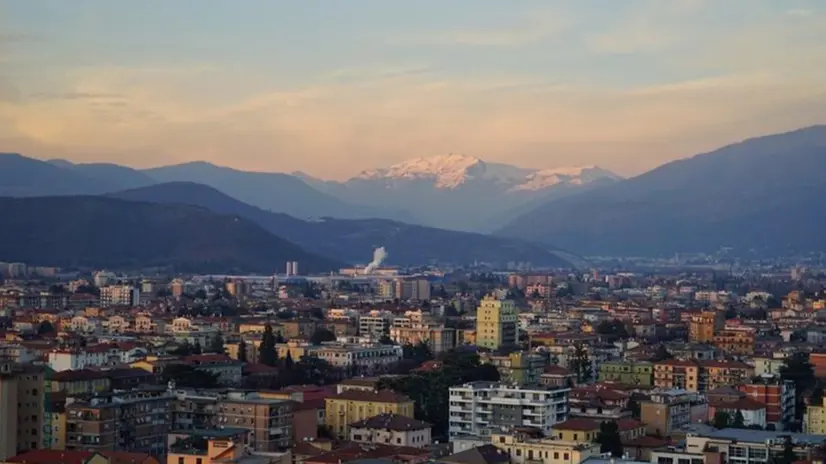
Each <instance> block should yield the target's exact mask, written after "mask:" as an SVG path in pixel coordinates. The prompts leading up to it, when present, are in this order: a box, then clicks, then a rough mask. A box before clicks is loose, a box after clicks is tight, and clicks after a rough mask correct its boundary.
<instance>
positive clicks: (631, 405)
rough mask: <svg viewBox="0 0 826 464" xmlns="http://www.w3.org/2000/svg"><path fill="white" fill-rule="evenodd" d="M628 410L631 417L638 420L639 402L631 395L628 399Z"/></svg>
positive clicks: (639, 412)
mask: <svg viewBox="0 0 826 464" xmlns="http://www.w3.org/2000/svg"><path fill="white" fill-rule="evenodd" d="M628 410H629V411H631V417H632V418H634V419H637V420H640V415H641V414H642V410H641V408H640V403H639V402H638V401H637V400H636V399H634V397H633V396H632V397H631V398H629V399H628Z"/></svg>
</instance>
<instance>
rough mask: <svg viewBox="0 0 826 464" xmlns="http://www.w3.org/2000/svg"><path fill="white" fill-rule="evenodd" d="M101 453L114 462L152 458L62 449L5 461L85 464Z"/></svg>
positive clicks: (132, 462) (136, 463)
mask: <svg viewBox="0 0 826 464" xmlns="http://www.w3.org/2000/svg"><path fill="white" fill-rule="evenodd" d="M96 454H100V455H101V456H104V457H106V458H109V460H110V462H112V463H113V464H140V463H143V462H145V461H146V460H147V459H150V458H151V456H150V455H148V454H146V453H128V452H125V451H101V452H99V453H93V452H91V451H61V450H34V451H28V452H25V453H23V454H18V455H17V456H12V457H10V458H8V459H6V460H5V462H15V463H21V464H23V463H25V464H84V463H85V462H86V461H88V460H89V459H91V458H92V456H94V455H96Z"/></svg>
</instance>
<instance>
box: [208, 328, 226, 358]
mask: <svg viewBox="0 0 826 464" xmlns="http://www.w3.org/2000/svg"><path fill="white" fill-rule="evenodd" d="M207 353H218V354H224V353H226V348H224V337H222V336H221V332H217V333H216V334H215V336H214V337H212V339H211V340H210V341H209V346H207Z"/></svg>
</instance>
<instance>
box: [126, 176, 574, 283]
mask: <svg viewBox="0 0 826 464" xmlns="http://www.w3.org/2000/svg"><path fill="white" fill-rule="evenodd" d="M110 196H111V197H115V198H119V199H123V200H129V201H140V202H150V203H162V204H186V205H197V206H200V207H203V208H205V209H208V210H210V211H213V212H215V213H218V214H229V215H234V216H238V217H242V218H245V219H248V220H250V221H252V222H254V223H256V224H258V225H260V226H261V227H263V228H264V229H266V230H268V231H269V232H271V233H273V234H274V235H276V236H278V237H282V238H284V239H287V240H289V241H290V242H292V243H295V244H297V245H299V246H301V247H302V248H305V249H307V250H309V251H311V252H313V253H318V254H320V255H323V256H329V257H331V258H334V259H336V260H339V261H344V262H348V263H363V264H366V263H367V262H369V261H370V259H372V255H373V250H374V249H375V248H378V247H380V246H382V247H385V248H386V249H387V250H388V252H389V254H390V258H389V261H390V262H392V263H393V264H396V265H404V266H415V265H421V264H430V263H450V264H463V263H465V264H466V263H472V262H474V261H479V262H488V263H505V262H508V261H521V262H526V261H530V262H532V263H535V264H537V265H542V266H554V267H568V266H570V265H571V263H570V262H569V261H568V260H569V259H571V260H573V259H576V258H575V257H573V256H571V255H569V254H566V253H565V252H563V251H561V250H554V249H553V248H552V247H548V246H543V245H537V244H534V243H529V242H523V241H521V240H515V239H508V238H503V237H494V236H490V235H483V234H475V233H468V232H458V231H450V230H442V229H436V228H432V227H424V226H417V225H411V224H405V223H401V222H396V221H391V220H388V219H335V218H323V219H318V220H313V221H304V220H301V219H297V218H294V217H292V216H289V215H286V214H283V213H271V212H269V211H264V210H262V209H260V208H257V207H255V206H251V205H249V204H246V203H244V202H241V201H239V200H236V199H235V198H232V197H230V196H228V195H225V194H224V193H222V192H220V191H218V190H217V189H214V188H212V187H209V186H206V185H203V184H196V183H191V182H172V183H165V184H158V185H153V186H149V187H143V188H138V189H132V190H126V191H123V192H116V193H112V194H110Z"/></svg>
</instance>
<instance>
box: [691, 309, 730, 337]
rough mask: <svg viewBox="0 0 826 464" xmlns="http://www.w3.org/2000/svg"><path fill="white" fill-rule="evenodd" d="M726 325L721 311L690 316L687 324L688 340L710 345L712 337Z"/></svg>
mask: <svg viewBox="0 0 826 464" xmlns="http://www.w3.org/2000/svg"><path fill="white" fill-rule="evenodd" d="M725 325H726V317H725V313H723V312H722V311H703V312H701V313H700V314H695V315H693V316H691V321H690V322H689V324H688V335H689V339H690V340H691V341H692V342H694V343H711V341H712V340H713V339H714V335H715V334H716V333H717V332H718V331H720V330H722V329H723V327H725Z"/></svg>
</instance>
